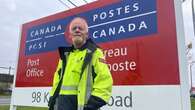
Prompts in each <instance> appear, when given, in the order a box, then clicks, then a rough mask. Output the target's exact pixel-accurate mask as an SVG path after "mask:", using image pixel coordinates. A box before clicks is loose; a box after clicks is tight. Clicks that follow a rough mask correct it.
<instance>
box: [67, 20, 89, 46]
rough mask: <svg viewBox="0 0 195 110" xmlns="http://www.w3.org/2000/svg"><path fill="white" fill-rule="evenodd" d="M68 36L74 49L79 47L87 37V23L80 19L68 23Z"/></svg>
mask: <svg viewBox="0 0 195 110" xmlns="http://www.w3.org/2000/svg"><path fill="white" fill-rule="evenodd" d="M69 31H70V36H71V39H72V42H73V45H74V46H75V47H76V48H79V47H81V46H82V45H83V44H84V43H85V42H86V39H87V37H88V26H87V23H86V22H85V21H84V20H83V19H81V18H76V19H74V20H73V21H72V22H71V23H70V29H69Z"/></svg>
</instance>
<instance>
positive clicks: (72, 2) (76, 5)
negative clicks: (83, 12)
mask: <svg viewBox="0 0 195 110" xmlns="http://www.w3.org/2000/svg"><path fill="white" fill-rule="evenodd" d="M67 1H68V2H69V3H71V4H72V5H74V6H75V7H77V5H75V4H74V3H73V2H71V1H70V0H67Z"/></svg>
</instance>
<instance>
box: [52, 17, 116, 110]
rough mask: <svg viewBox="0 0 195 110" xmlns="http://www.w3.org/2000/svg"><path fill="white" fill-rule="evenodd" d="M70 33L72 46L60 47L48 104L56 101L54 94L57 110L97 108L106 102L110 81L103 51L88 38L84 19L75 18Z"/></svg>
mask: <svg viewBox="0 0 195 110" xmlns="http://www.w3.org/2000/svg"><path fill="white" fill-rule="evenodd" d="M69 35H70V36H69V37H70V39H71V40H72V44H73V46H72V47H64V48H60V49H59V50H60V56H61V59H60V60H59V63H58V67H57V69H56V72H55V75H54V80H53V87H52V90H51V92H50V95H51V97H50V100H49V106H51V105H52V104H54V103H55V98H54V97H56V96H57V97H58V98H57V103H56V105H57V110H98V109H99V108H100V107H102V106H103V105H105V104H106V103H107V102H108V100H109V98H110V96H111V91H112V83H113V80H112V76H111V74H110V71H109V69H108V66H107V64H106V63H105V58H104V55H103V52H102V51H101V50H100V49H99V48H98V47H97V46H96V45H95V43H93V42H92V40H91V39H89V38H88V24H87V22H86V21H85V19H83V18H80V17H76V18H74V19H73V20H72V21H71V22H70V26H69ZM63 65H64V66H65V67H64V68H65V69H64V68H63ZM84 65H85V66H84ZM61 79H62V80H61ZM60 81H61V82H60ZM60 83H61V85H60V87H59V84H60ZM56 91H58V93H59V95H56V94H57V92H56Z"/></svg>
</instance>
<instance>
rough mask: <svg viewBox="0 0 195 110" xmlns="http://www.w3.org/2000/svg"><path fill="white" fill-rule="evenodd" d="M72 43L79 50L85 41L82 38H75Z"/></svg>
mask: <svg viewBox="0 0 195 110" xmlns="http://www.w3.org/2000/svg"><path fill="white" fill-rule="evenodd" d="M72 41H73V45H74V46H75V48H79V47H81V46H82V45H83V44H84V39H83V38H82V37H74V38H73V39H72Z"/></svg>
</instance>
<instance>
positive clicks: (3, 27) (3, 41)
mask: <svg viewBox="0 0 195 110" xmlns="http://www.w3.org/2000/svg"><path fill="white" fill-rule="evenodd" d="M64 1H67V0H64ZM73 1H74V2H77V3H76V4H79V5H82V4H84V2H83V0H73ZM86 1H89V2H92V1H95V0H86ZM190 1H191V0H186V2H185V3H184V4H183V12H184V23H185V29H186V30H187V33H186V36H188V37H187V40H186V43H189V42H190V41H191V40H192V38H193V37H192V36H193V29H192V16H191V13H192V12H191V5H190ZM67 4H68V2H67ZM68 5H69V7H71V8H72V7H73V6H71V4H68ZM67 9H68V7H66V6H65V5H63V4H62V3H60V2H59V1H58V0H0V14H1V15H0V16H1V18H0V67H2V66H3V67H9V66H12V67H13V68H15V63H16V60H17V51H18V41H19V38H20V36H19V33H20V26H21V24H23V23H26V22H29V21H32V20H35V19H38V18H41V17H44V16H48V15H52V14H55V13H58V12H62V11H64V10H67ZM1 71H2V69H0V73H1Z"/></svg>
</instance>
